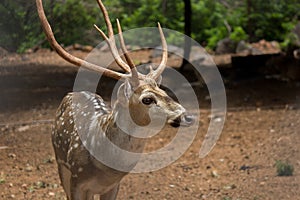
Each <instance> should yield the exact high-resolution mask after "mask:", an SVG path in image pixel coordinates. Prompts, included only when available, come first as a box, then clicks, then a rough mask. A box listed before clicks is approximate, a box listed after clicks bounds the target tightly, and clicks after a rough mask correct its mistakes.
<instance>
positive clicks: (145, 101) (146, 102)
mask: <svg viewBox="0 0 300 200" xmlns="http://www.w3.org/2000/svg"><path fill="white" fill-rule="evenodd" d="M142 102H143V104H145V105H150V104H152V103H153V102H155V100H154V99H153V98H152V97H145V98H143V99H142Z"/></svg>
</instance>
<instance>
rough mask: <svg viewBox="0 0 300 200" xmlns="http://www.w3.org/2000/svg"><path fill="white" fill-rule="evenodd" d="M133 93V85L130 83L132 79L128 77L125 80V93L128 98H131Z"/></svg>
mask: <svg viewBox="0 0 300 200" xmlns="http://www.w3.org/2000/svg"><path fill="white" fill-rule="evenodd" d="M132 93H133V89H132V85H131V84H130V81H129V80H127V79H126V80H125V82H124V95H125V97H126V98H127V99H129V98H130V97H131V95H132Z"/></svg>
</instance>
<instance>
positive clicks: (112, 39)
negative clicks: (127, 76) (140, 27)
mask: <svg viewBox="0 0 300 200" xmlns="http://www.w3.org/2000/svg"><path fill="white" fill-rule="evenodd" d="M97 2H98V5H99V7H100V10H101V11H102V14H103V17H104V19H105V23H106V27H107V31H108V37H107V36H106V35H105V33H104V32H103V31H102V30H101V29H100V28H98V27H97V25H94V27H95V28H96V29H97V30H98V31H99V33H100V34H101V36H102V38H103V39H104V40H105V41H106V42H107V44H108V46H109V48H110V51H111V53H112V55H113V57H114V59H115V60H116V63H117V64H118V65H119V66H120V67H121V68H122V69H123V70H125V71H126V72H130V71H131V70H130V67H129V66H128V65H127V64H126V63H125V62H124V61H123V60H122V59H121V57H120V55H119V53H118V49H117V47H116V42H115V37H114V31H113V28H112V25H111V22H110V18H109V15H108V12H107V10H106V8H105V6H104V5H103V3H102V1H101V0H97Z"/></svg>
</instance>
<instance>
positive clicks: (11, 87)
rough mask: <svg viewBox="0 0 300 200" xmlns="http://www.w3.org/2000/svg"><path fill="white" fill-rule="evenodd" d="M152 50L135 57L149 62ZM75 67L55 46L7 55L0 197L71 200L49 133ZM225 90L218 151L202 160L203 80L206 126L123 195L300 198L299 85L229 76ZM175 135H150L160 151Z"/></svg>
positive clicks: (130, 179)
mask: <svg viewBox="0 0 300 200" xmlns="http://www.w3.org/2000/svg"><path fill="white" fill-rule="evenodd" d="M73 53H74V54H77V55H79V56H82V57H84V55H85V54H83V53H80V52H73ZM147 53H149V52H146V51H141V52H137V53H136V55H135V56H137V57H138V59H139V60H142V58H143V57H145V56H146V54H147ZM173 62H174V63H173V66H176V63H177V64H178V61H176V60H173ZM76 72H77V69H76V68H74V67H72V66H71V65H69V64H67V63H66V62H64V61H63V60H62V59H60V58H59V57H58V56H56V54H55V53H53V52H48V51H45V52H43V51H40V52H38V53H32V54H24V55H14V54H10V55H6V56H5V57H2V58H1V60H0V77H1V78H0V89H1V99H0V199H66V197H65V193H64V191H63V189H62V187H61V186H60V180H59V177H58V172H57V166H56V162H55V158H54V152H53V149H52V144H51V140H50V133H51V126H52V123H53V118H54V113H55V110H56V108H57V107H58V105H59V103H60V101H61V99H62V98H63V96H64V95H65V94H66V93H67V92H70V91H72V88H73V82H74V79H75V77H76ZM113 85H114V82H113V81H111V80H110V79H104V84H103V85H102V86H101V87H99V88H98V93H99V94H100V95H102V96H103V97H104V99H106V100H108V99H109V94H110V90H111V89H112V86H113ZM225 87H226V93H227V101H228V113H227V119H226V123H225V127H224V130H223V132H222V135H221V137H220V139H219V140H218V142H217V144H216V146H215V147H214V149H213V151H211V152H210V153H209V154H208V156H206V157H205V158H203V159H201V158H199V149H200V146H201V142H202V141H203V138H204V134H205V132H206V129H207V127H208V123H209V121H210V101H209V99H208V98H207V95H208V93H207V90H206V88H205V87H200V86H199V85H198V86H197V85H196V86H195V88H194V89H195V91H196V92H197V94H198V98H199V102H201V118H200V119H199V120H200V122H201V127H200V129H199V131H198V134H197V136H196V138H195V140H194V142H193V144H192V145H191V146H190V148H189V149H188V150H187V151H186V152H185V154H184V155H183V156H182V157H181V158H180V159H178V160H177V161H176V162H174V163H173V164H171V165H169V166H168V167H166V168H164V169H161V170H159V171H155V172H150V173H142V174H129V175H127V176H126V177H125V178H124V179H123V180H122V182H121V187H120V191H119V195H118V199H136V200H140V199H147V200H150V199H153V200H160V199H167V200H169V199H170V200H173V199H186V200H190V199H218V200H238V199H240V200H242V199H243V200H266V199H272V200H277V199H291V200H295V199H300V133H299V130H300V112H299V108H300V106H299V105H300V85H299V83H294V82H283V81H278V80H273V79H265V78H262V77H256V78H251V79H247V80H239V81H234V80H231V81H227V82H226V85H225ZM171 132H172V130H171V129H168V130H167V131H166V133H165V136H162V137H161V138H160V139H159V142H158V141H157V140H150V141H149V143H148V147H149V148H151V149H157V148H159V147H160V145H161V144H162V143H164V142H167V141H169V140H170V139H171ZM278 160H281V161H283V162H287V163H289V164H290V165H292V166H293V167H294V172H293V175H292V176H278V174H277V171H276V166H275V163H276V161H278Z"/></svg>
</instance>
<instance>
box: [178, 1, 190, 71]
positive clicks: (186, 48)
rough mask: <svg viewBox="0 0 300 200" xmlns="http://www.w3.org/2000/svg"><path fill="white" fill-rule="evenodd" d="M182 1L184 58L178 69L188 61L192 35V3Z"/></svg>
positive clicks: (181, 69) (181, 68)
mask: <svg viewBox="0 0 300 200" xmlns="http://www.w3.org/2000/svg"><path fill="white" fill-rule="evenodd" d="M183 1H184V34H185V35H186V37H185V41H184V58H183V60H182V63H181V66H180V71H183V70H184V67H185V66H186V65H187V64H188V63H189V61H188V59H189V57H190V53H191V40H190V37H191V35H192V5H191V0H183Z"/></svg>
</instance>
